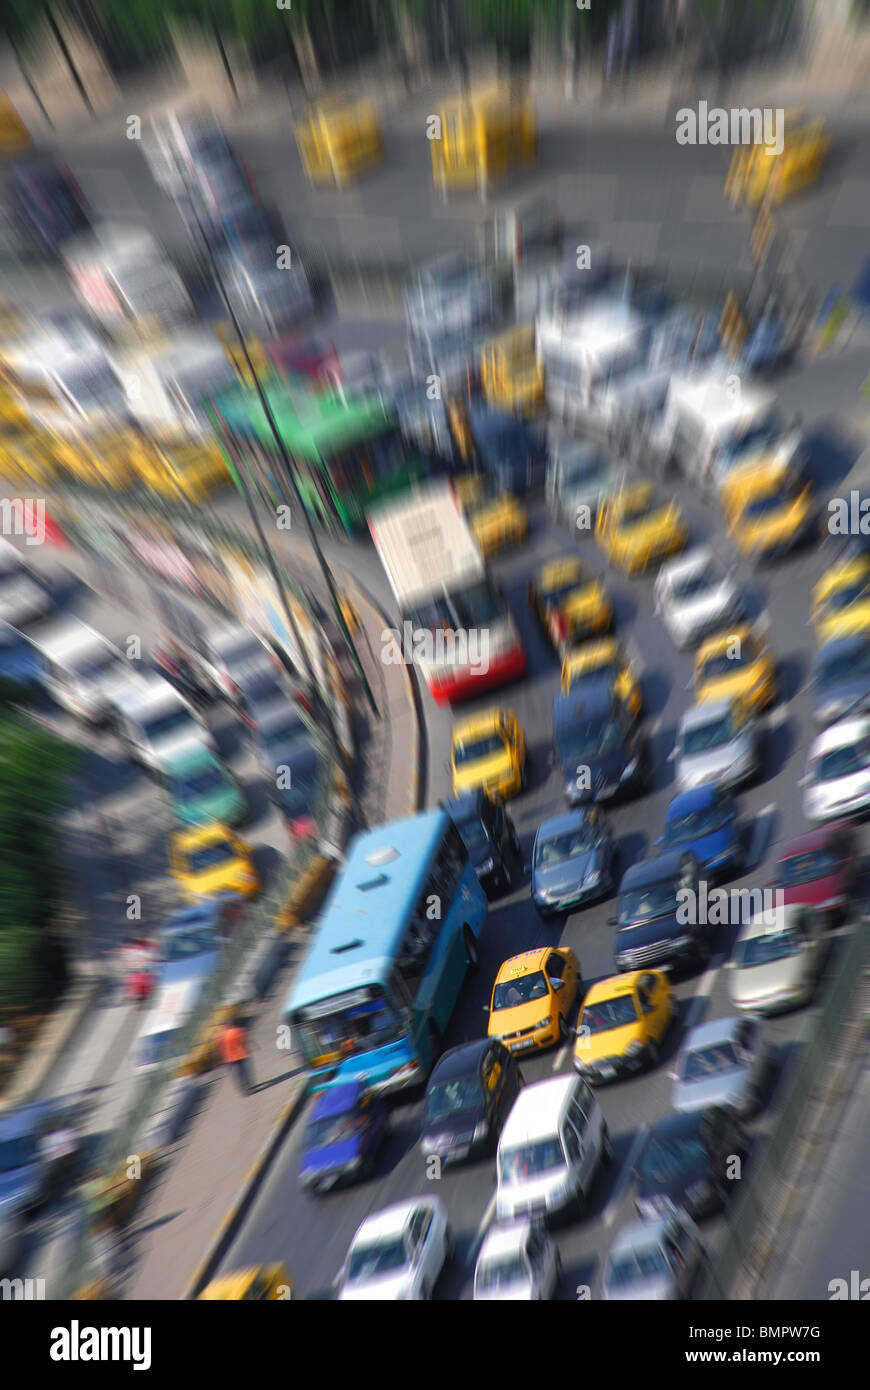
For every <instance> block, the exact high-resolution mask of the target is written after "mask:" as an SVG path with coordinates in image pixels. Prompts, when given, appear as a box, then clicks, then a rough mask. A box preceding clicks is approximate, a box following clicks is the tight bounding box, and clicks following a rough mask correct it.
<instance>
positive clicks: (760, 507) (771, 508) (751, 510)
mask: <svg viewBox="0 0 870 1390" xmlns="http://www.w3.org/2000/svg"><path fill="white" fill-rule="evenodd" d="M791 496H792V493H791V490H790V489H789V488H786V487H778V488H776V489H775V490H774V491H773V492H765V493H762V494H761V496H760V497H753V499H752V501H751V502H748V503H747V505H746V516H749V517H761V516H767V515H769V513H770V512H776V511H779V509H780V507H783V506H785V505H786V504H787V503H788V501H789V500H790V498H791Z"/></svg>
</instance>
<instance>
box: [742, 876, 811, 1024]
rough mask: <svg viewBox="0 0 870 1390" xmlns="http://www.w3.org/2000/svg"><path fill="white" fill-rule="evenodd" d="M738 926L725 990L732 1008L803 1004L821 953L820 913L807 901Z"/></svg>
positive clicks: (774, 1009) (765, 1009) (776, 1009)
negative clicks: (729, 997) (727, 984)
mask: <svg viewBox="0 0 870 1390" xmlns="http://www.w3.org/2000/svg"><path fill="white" fill-rule="evenodd" d="M772 919H773V920H772V921H771V920H768V914H767V913H762V914H761V915H760V916H757V917H755V918H753V920H752V921H751V922H750V923H748V925H747V926H745V927H742V928H741V930H740V935H739V936H738V938H737V943H736V945H735V948H734V959H733V960H729V961H728V963H727V965H726V967H725V968H726V970H729V971H730V972H731V979H730V982H729V992H730V994H731V999H732V1001H733V1003H734V1004H735V1005H736V1006H737V1008H738V1009H744V1010H746V1011H751V1012H753V1013H763V1014H773V1013H782V1012H783V1011H784V1010H786V1009H797V1008H800V1007H801V1005H803V1004H808V1003H809V1001H810V1000H811V999H812V997H813V995H814V994H815V991H816V985H817V984H818V981H819V975H820V974H821V970H822V967H823V965H824V963H825V957H826V955H827V945H828V943H827V941H826V939H825V933H824V927H823V923H822V919H821V917H820V915H819V914H818V913H817V912H814V911H813V909H812V908H811V907H806V906H805V905H804V904H802V903H788V904H786V905H785V906H784V907H775V908H774V909H773V911H772Z"/></svg>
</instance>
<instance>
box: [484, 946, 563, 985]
mask: <svg viewBox="0 0 870 1390" xmlns="http://www.w3.org/2000/svg"><path fill="white" fill-rule="evenodd" d="M552 949H553V948H552V947H551V946H536V947H535V948H534V949H533V950H531V951H520V952H519V953H518V954H517V955H515V956H508V958H507V960H506V961H503V962H502V964H501V965H500V966H499V969H498V974H497V975H496V977H495V981H496V984H498V983H500V982H503V981H505V980H510V979H512V978H513V977H514V975H524V974H525V973H526V972H527V971H529V970H542V969H543V965H544V961H545V960H546V958H547V956H548V955H549V954H550V951H551V950H552Z"/></svg>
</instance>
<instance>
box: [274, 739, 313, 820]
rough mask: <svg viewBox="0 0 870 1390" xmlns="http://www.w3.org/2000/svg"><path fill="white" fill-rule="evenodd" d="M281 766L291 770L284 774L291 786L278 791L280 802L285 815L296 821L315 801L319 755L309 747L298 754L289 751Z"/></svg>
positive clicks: (285, 754) (284, 755)
mask: <svg viewBox="0 0 870 1390" xmlns="http://www.w3.org/2000/svg"><path fill="white" fill-rule="evenodd" d="M281 766H282V767H287V768H288V769H289V771H288V772H287V773H286V774H284V778H285V779H286V781H287V782H288V784H289V785H288V786H286V787H280V788H279V789H278V800H279V802H280V805H281V809H282V810H283V812H284V815H285V816H287V817H289V819H291V820H295V819H296V818H297V817H299V816H301V815H303V814H305V813H306V812H307V811H308V810H309V808H310V806H311V803H312V801H313V800H314V793H315V789H316V786H317V776H316V773H317V766H318V762H317V754H316V753H315V752H314V750H313V749H311V748H309V747H305V748H304V749H302V750H301V751H300V752H298V753H297V752H296V751H295V750H293V749H289V750H288V751H287V752H285V753H284V754H283V757H282V763H281Z"/></svg>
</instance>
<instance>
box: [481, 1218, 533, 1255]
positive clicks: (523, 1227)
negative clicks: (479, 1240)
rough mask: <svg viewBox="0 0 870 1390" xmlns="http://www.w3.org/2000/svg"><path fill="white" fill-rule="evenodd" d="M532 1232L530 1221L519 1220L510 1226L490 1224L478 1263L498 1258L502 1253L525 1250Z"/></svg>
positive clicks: (508, 1253)
mask: <svg viewBox="0 0 870 1390" xmlns="http://www.w3.org/2000/svg"><path fill="white" fill-rule="evenodd" d="M531 1233H532V1225H531V1222H530V1221H517V1222H516V1223H514V1224H512V1225H510V1226H490V1228H489V1230H488V1231H487V1233H486V1237H485V1239H484V1242H483V1245H482V1246H481V1247H480V1254H479V1255H478V1257H477V1263H478V1264H482V1263H483V1261H484V1260H497V1259H499V1258H500V1257H501V1256H502V1255H515V1254H516V1253H517V1251H519V1250H524V1249H525V1248H526V1246H527V1245H528V1242H529V1236H530V1235H531Z"/></svg>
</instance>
